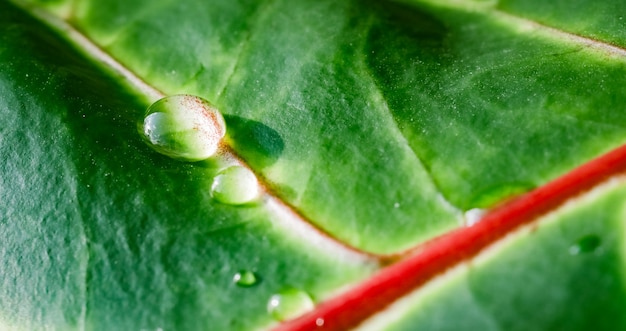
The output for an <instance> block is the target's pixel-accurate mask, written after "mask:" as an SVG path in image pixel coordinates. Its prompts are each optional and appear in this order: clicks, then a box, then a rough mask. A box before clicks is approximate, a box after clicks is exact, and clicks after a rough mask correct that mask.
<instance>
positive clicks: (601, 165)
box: [274, 145, 626, 331]
mask: <svg viewBox="0 0 626 331" xmlns="http://www.w3.org/2000/svg"><path fill="white" fill-rule="evenodd" d="M624 171H626V145H624V146H621V147H619V148H617V149H615V150H613V151H611V152H609V153H607V154H605V155H602V156H600V157H598V158H596V159H594V160H592V161H590V162H588V163H586V164H584V165H582V166H580V167H578V168H576V169H574V170H573V171H571V172H569V173H567V174H565V175H564V176H562V177H559V178H557V179H556V180H554V181H552V182H550V183H548V184H546V185H544V186H542V187H540V188H538V189H536V190H534V191H532V192H530V193H528V194H525V195H523V196H521V197H519V198H517V199H515V200H513V201H510V202H509V203H506V204H505V205H503V206H501V207H499V208H496V209H495V210H493V211H491V212H490V213H489V214H487V215H486V216H485V217H483V219H482V220H481V221H480V222H478V223H477V224H475V225H473V226H471V227H467V228H460V229H457V230H454V231H451V232H449V233H447V234H445V235H443V236H441V237H438V238H435V239H433V240H431V241H429V242H426V243H424V244H422V245H420V246H418V247H417V248H416V249H415V250H414V251H413V253H412V254H410V255H408V256H407V257H405V258H404V259H402V260H400V261H399V262H397V263H395V264H393V265H391V266H389V267H386V268H384V269H383V270H381V271H380V272H379V273H378V274H376V275H374V276H373V277H372V278H370V279H368V280H366V281H364V282H363V283H361V284H358V285H357V286H355V287H354V288H352V289H351V290H349V291H348V292H346V293H344V294H342V295H339V296H338V297H335V298H333V299H331V300H328V301H326V302H323V303H322V304H320V305H319V306H317V308H316V309H315V310H314V311H312V312H309V313H307V314H305V315H303V316H300V317H299V318H296V319H294V320H291V321H287V322H285V323H283V324H281V325H279V326H277V327H276V328H275V329H274V331H304V330H316V329H322V330H333V331H335V330H336V331H344V330H349V329H351V328H354V327H356V326H357V325H359V324H360V323H361V322H363V321H364V320H365V319H367V318H369V317H370V316H372V315H373V314H375V313H377V312H379V311H381V310H382V309H384V308H385V307H386V306H388V305H389V304H390V303H392V302H393V301H395V300H397V299H398V298H400V297H402V296H405V295H406V294H408V293H409V292H411V291H413V290H415V289H416V288H418V287H419V286H421V285H423V284H425V283H426V282H428V281H429V280H431V279H433V278H434V277H436V276H437V275H439V274H441V273H443V272H444V271H446V270H448V269H450V268H451V267H454V266H455V265H458V264H459V263H461V262H463V261H465V260H467V259H470V258H472V257H474V256H476V255H477V254H478V253H479V252H480V251H482V250H483V249H485V248H486V247H487V246H489V245H490V244H492V243H494V242H495V241H497V240H499V239H501V238H503V237H504V236H505V235H507V234H508V233H511V232H512V231H513V230H515V229H517V228H519V227H520V226H522V225H525V224H528V223H531V222H532V221H533V220H536V219H537V217H538V216H540V215H543V214H546V213H547V212H549V211H551V210H553V209H554V208H556V207H558V206H559V205H561V204H563V203H564V202H565V201H567V200H568V199H570V198H572V197H574V196H576V195H579V194H581V193H582V192H585V191H587V190H589V189H591V188H592V187H593V186H595V185H597V184H599V183H601V182H603V181H605V180H607V179H608V178H609V177H611V176H614V175H617V174H619V173H622V172H624ZM320 324H321V325H320Z"/></svg>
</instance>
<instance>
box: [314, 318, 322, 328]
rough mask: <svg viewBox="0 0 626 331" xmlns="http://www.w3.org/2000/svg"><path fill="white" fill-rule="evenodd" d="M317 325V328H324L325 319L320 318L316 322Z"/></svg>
mask: <svg viewBox="0 0 626 331" xmlns="http://www.w3.org/2000/svg"><path fill="white" fill-rule="evenodd" d="M315 325H317V326H324V319H323V318H321V317H318V318H317V319H316V320H315Z"/></svg>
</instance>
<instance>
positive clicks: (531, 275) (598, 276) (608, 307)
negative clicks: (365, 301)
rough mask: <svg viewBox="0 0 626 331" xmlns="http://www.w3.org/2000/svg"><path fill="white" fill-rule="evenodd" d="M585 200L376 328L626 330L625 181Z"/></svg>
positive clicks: (411, 301)
mask: <svg viewBox="0 0 626 331" xmlns="http://www.w3.org/2000/svg"><path fill="white" fill-rule="evenodd" d="M585 199H586V200H587V201H584V202H581V203H580V204H578V205H575V206H572V205H570V206H569V207H567V208H564V210H561V211H559V212H557V213H556V214H555V215H552V216H550V217H549V218H548V219H546V220H544V221H543V222H542V223H540V224H539V226H538V228H537V229H534V230H532V231H530V232H528V233H525V234H523V235H521V236H517V237H516V238H514V239H511V240H509V241H507V242H505V243H504V244H503V246H502V247H498V249H497V250H495V251H491V252H488V253H486V255H488V256H486V257H479V258H478V259H477V261H474V262H470V264H469V265H468V266H467V267H462V270H461V271H457V272H455V273H454V274H452V275H450V276H446V277H448V278H447V279H446V280H445V282H442V283H439V284H434V283H433V285H432V286H431V287H430V288H428V287H427V288H425V289H424V290H422V292H421V293H416V294H415V295H414V296H413V297H411V298H408V302H407V303H406V304H407V305H408V307H409V308H408V309H407V308H404V310H403V313H402V314H398V315H396V317H395V318H390V319H388V320H387V321H388V324H387V325H385V326H384V328H383V327H380V326H379V329H384V330H389V331H400V330H407V331H408V330H411V331H413V330H429V331H434V330H485V331H489V330H511V331H514V330H520V331H521V330H572V331H573V330H581V331H583V330H607V331H609V330H624V329H626V315H624V307H626V226H625V225H624V215H625V214H626V209H625V207H626V204H625V201H626V185H624V184H621V186H618V187H615V188H612V189H610V190H608V191H605V192H603V193H602V194H600V195H598V196H593V197H587V198H585ZM397 311H398V310H396V312H397ZM394 319H395V320H394Z"/></svg>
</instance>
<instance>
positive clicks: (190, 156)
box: [140, 95, 226, 161]
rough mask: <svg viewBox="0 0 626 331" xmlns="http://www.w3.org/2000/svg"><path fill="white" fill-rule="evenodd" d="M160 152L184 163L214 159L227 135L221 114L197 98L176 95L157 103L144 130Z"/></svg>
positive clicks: (150, 110)
mask: <svg viewBox="0 0 626 331" xmlns="http://www.w3.org/2000/svg"><path fill="white" fill-rule="evenodd" d="M140 131H141V133H142V135H143V137H144V139H145V140H146V141H147V142H148V143H149V144H150V146H151V147H152V148H154V149H155V150H156V151H157V152H159V153H161V154H164V155H167V156H169V157H172V158H175V159H179V160H183V161H200V160H204V159H207V158H209V157H211V156H213V155H214V154H215V153H216V152H217V149H218V147H219V143H220V141H221V139H222V138H223V137H224V135H225V134H226V124H225V123H224V118H223V117H222V115H221V114H220V112H219V111H218V110H217V109H216V108H215V107H214V106H213V105H211V104H210V103H209V102H208V101H206V100H204V99H202V98H200V97H196V96H193V95H173V96H169V97H165V98H163V99H160V100H158V101H157V102H155V103H153V104H152V105H151V106H150V107H148V110H147V111H146V117H145V118H144V121H143V124H142V126H141V129H140Z"/></svg>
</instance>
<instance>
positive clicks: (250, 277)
mask: <svg viewBox="0 0 626 331" xmlns="http://www.w3.org/2000/svg"><path fill="white" fill-rule="evenodd" d="M233 282H234V283H235V284H237V285H238V286H241V287H250V286H252V285H254V284H256V283H257V277H256V275H255V274H254V272H252V271H249V270H241V271H239V272H238V273H236V274H235V276H233Z"/></svg>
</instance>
